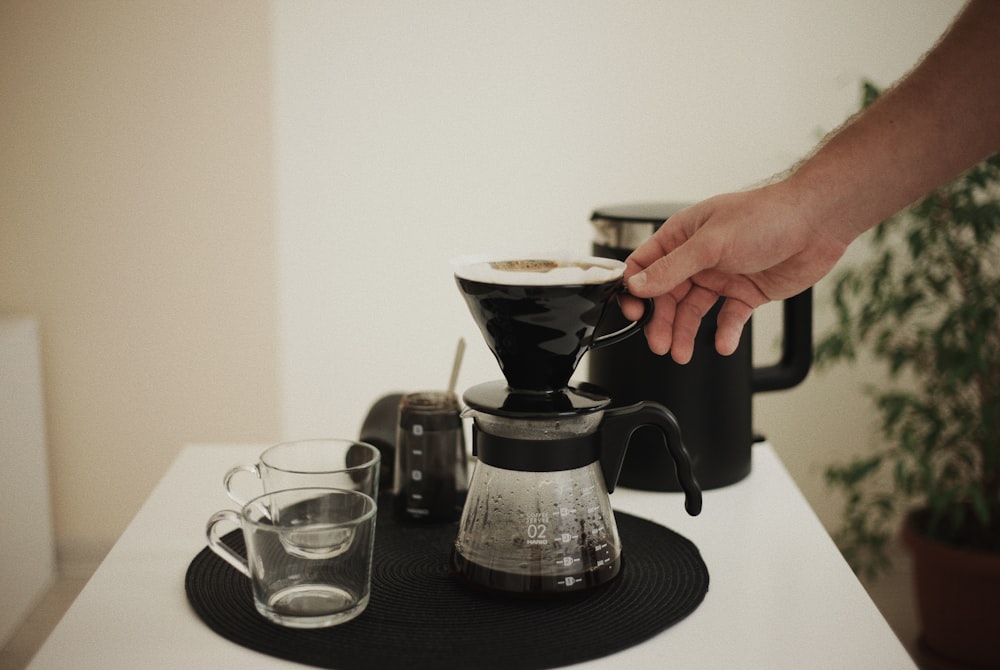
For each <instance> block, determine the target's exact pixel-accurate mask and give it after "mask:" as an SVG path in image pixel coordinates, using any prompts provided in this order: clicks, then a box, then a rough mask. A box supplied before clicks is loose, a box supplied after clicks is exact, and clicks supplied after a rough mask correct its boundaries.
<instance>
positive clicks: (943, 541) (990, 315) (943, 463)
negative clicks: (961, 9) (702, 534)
mask: <svg viewBox="0 0 1000 670" xmlns="http://www.w3.org/2000/svg"><path fill="white" fill-rule="evenodd" d="M863 90H864V96H863V97H864V101H863V105H865V106H866V105H867V104H870V103H871V102H872V101H873V100H874V99H875V98H876V97H877V96H878V90H877V89H876V88H875V87H874V86H873V85H872V84H871V83H868V82H865V83H864V85H863ZM870 240H871V245H872V249H873V254H872V257H871V258H870V260H868V261H867V262H866V263H864V264H863V265H860V266H857V267H849V268H846V269H845V270H843V271H841V272H840V273H839V274H838V275H836V276H835V277H834V285H833V304H834V309H835V311H836V323H835V325H834V326H833V327H832V328H831V329H830V330H829V331H828V332H827V333H826V334H825V335H824V336H823V337H822V338H821V339H820V341H819V342H818V343H817V347H816V360H817V363H818V364H820V365H829V364H831V363H833V362H835V361H853V360H855V359H856V358H857V356H858V354H859V352H861V351H862V350H865V351H867V352H869V353H870V354H871V355H872V356H873V357H874V358H875V359H876V360H877V361H879V362H881V363H883V364H885V365H886V366H887V368H888V371H889V373H890V375H889V380H890V384H889V385H888V387H886V388H871V389H868V393H869V394H870V396H871V397H872V398H873V400H874V402H875V404H876V406H877V409H878V411H879V415H880V418H881V430H882V434H883V437H884V438H885V439H884V440H883V441H882V442H881V444H880V445H879V446H876V447H873V448H872V450H871V451H870V452H869V453H866V454H865V455H862V456H858V457H856V458H854V459H853V460H850V461H849V462H847V463H842V464H837V465H833V466H831V467H829V468H828V469H827V471H826V479H827V482H828V483H829V484H830V485H831V486H833V487H834V488H836V489H839V490H841V491H842V492H843V493H844V494H845V496H846V501H845V507H844V512H843V519H842V522H843V523H842V526H841V527H840V529H839V530H838V531H837V532H836V533H835V536H834V537H835V540H836V541H837V543H838V545H839V546H840V548H841V551H842V552H843V554H844V556H845V558H846V559H847V560H848V562H849V563H850V564H851V566H852V567H853V568H854V570H855V572H857V573H859V574H864V575H866V576H869V577H875V576H877V575H878V574H879V573H881V572H882V571H883V570H885V569H886V568H888V567H889V559H888V557H887V553H886V549H887V543H888V541H889V540H890V538H891V537H892V535H893V534H894V532H895V531H896V528H897V527H898V524H899V520H900V517H903V540H904V543H905V544H906V546H907V548H908V549H909V550H910V552H911V554H912V555H913V560H914V563H913V565H914V582H915V586H916V589H917V591H916V600H917V605H918V609H919V617H920V625H921V640H920V646H921V649H923V650H924V651H925V652H926V653H927V654H928V655H929V656H931V657H941V658H942V659H943V660H944V661H945V662H947V663H948V664H949V667H953V666H954V667H963V664H964V665H965V666H967V667H1000V154H997V155H994V156H992V157H990V158H989V159H987V160H985V161H983V162H982V163H980V164H978V165H976V166H975V167H973V168H971V169H970V170H968V171H967V172H965V173H964V174H962V175H960V176H959V177H958V178H956V179H955V180H954V181H952V182H951V183H949V184H946V185H944V186H942V187H940V188H939V189H937V190H936V191H934V192H933V193H931V194H929V195H928V196H926V197H925V198H923V199H922V200H920V201H919V202H917V203H915V204H913V205H912V206H910V207H909V208H908V209H906V210H904V211H903V212H901V213H899V214H897V215H896V216H893V217H892V218H890V219H888V220H886V221H884V222H883V223H881V224H879V226H877V227H876V228H875V229H874V231H872V232H871V233H870ZM963 569H965V570H967V571H968V574H966V573H962V572H961V571H962V570H963ZM979 577H982V578H984V581H982V582H979V581H976V580H977V578H979ZM939 578H941V579H950V580H952V581H946V582H943V583H939V582H938V581H936V580H937V579H939ZM965 615H970V618H963V617H964V616H965Z"/></svg>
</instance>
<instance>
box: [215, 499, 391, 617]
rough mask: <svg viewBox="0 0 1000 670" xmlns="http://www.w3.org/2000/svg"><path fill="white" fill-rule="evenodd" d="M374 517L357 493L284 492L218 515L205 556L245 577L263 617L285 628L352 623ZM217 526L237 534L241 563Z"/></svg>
mask: <svg viewBox="0 0 1000 670" xmlns="http://www.w3.org/2000/svg"><path fill="white" fill-rule="evenodd" d="M376 511H377V507H376V504H375V501H374V500H373V499H372V498H371V497H370V496H368V495H366V494H364V493H361V492H359V491H348V490H343V489H330V488H302V489H288V490H283V491H275V492H272V493H266V494H264V495H262V496H259V497H257V498H254V499H253V500H251V501H249V502H248V503H247V504H246V505H244V506H243V508H242V509H241V510H240V511H239V512H235V511H233V510H222V511H220V512H216V513H215V514H213V515H212V516H211V517H210V518H209V520H208V524H207V526H206V528H205V533H206V536H207V538H208V546H209V547H210V548H211V550H212V551H213V552H215V553H216V554H217V555H218V556H219V557H220V558H222V559H223V560H224V561H226V562H227V563H229V564H230V565H231V566H233V567H234V568H236V569H237V570H239V571H240V572H241V573H243V574H244V575H246V576H247V577H249V578H250V582H251V586H252V591H253V600H254V606H255V607H256V609H257V611H258V612H260V614H261V615H263V616H264V617H265V618H266V619H268V620H270V621H273V622H274V623H277V624H281V625H282V626H288V627H291V628H321V627H325V626H333V625H336V624H340V623H344V622H346V621H350V620H351V619H353V618H355V617H357V616H358V615H359V614H361V613H362V612H363V611H364V610H365V607H367V605H368V600H369V597H370V593H371V564H372V549H373V547H374V541H375V517H376ZM222 524H227V525H235V526H238V527H239V528H240V529H241V530H242V532H243V539H244V542H245V544H246V557H243V556H240V555H239V554H237V553H236V552H235V551H234V550H233V549H232V548H230V547H229V546H228V545H227V544H225V543H224V542H223V541H222V535H221V533H222V529H221V528H222Z"/></svg>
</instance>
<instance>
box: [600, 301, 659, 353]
mask: <svg viewBox="0 0 1000 670" xmlns="http://www.w3.org/2000/svg"><path fill="white" fill-rule="evenodd" d="M624 292H625V289H624V288H623V289H622V293H624ZM642 301H643V302H644V303H646V311H645V312H643V313H642V316H641V317H640V318H639V320H638V321H633V322H632V323H630V324H628V325H627V326H625V327H624V328H622V329H620V330H616V331H615V332H613V333H608V334H607V335H600V336H598V337H595V338H594V340H593V342H591V343H590V347H589V350H590V351H593V350H594V349H598V348H600V347H604V346H607V345H609V344H614V343H615V342H621V341H622V340H624V339H625V338H627V337H632V336H633V335H635V334H636V333H638V332H639V331H640V330H642V329H643V328H644V327H645V326H646V324H647V323H649V320H650V319H652V318H653V299H652V298H642Z"/></svg>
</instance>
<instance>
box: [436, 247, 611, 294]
mask: <svg viewBox="0 0 1000 670" xmlns="http://www.w3.org/2000/svg"><path fill="white" fill-rule="evenodd" d="M452 265H453V266H454V268H455V274H456V275H458V276H459V277H462V278H463V279H470V280H472V281H478V282H484V283H487V284H507V285H518V286H558V285H566V284H599V283H602V282H606V281H613V280H615V279H618V278H619V277H621V276H622V275H623V274H624V272H625V264H624V263H622V262H621V261H617V260H614V259H611V258H597V257H594V256H583V257H579V256H569V255H565V254H524V255H519V256H486V255H480V256H466V257H463V258H457V259H455V260H453V261H452Z"/></svg>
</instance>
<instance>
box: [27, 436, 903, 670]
mask: <svg viewBox="0 0 1000 670" xmlns="http://www.w3.org/2000/svg"><path fill="white" fill-rule="evenodd" d="M262 448H263V445H189V446H187V447H185V448H184V450H183V451H182V452H181V454H180V455H179V456H178V458H177V460H176V461H175V462H174V464H173V465H172V466H171V467H170V469H169V470H168V471H167V473H166V475H165V476H164V477H163V479H162V480H161V481H160V483H159V484H158V486H157V487H156V489H155V490H154V491H153V493H152V495H150V497H149V499H148V500H147V501H146V503H145V504H144V505H143V507H142V509H141V510H140V511H139V513H138V514H137V515H136V517H135V519H134V520H133V521H132V523H131V524H130V525H129V527H128V528H127V529H126V531H125V533H124V534H123V535H122V536H121V538H120V539H119V541H118V542H117V544H116V545H115V546H114V548H113V549H112V550H111V552H110V553H109V554H108V556H107V558H106V559H105V560H104V562H103V563H102V564H101V566H100V567H99V568H98V570H97V572H96V573H95V574H94V576H93V578H92V579H91V580H90V582H89V583H88V584H87V586H86V588H85V589H84V590H83V592H82V593H81V594H80V596H79V597H78V598H77V600H76V602H75V603H73V605H72V607H71V608H70V609H69V611H68V612H67V613H66V615H65V617H64V618H63V620H62V621H61V622H60V623H59V625H58V626H57V627H56V629H55V630H54V631H53V633H52V635H51V637H50V638H49V639H48V640H47V641H46V643H45V645H44V646H43V647H42V649H41V650H40V651H39V653H38V655H37V656H36V657H35V659H34V661H33V662H32V664H31V666H30V667H31V668H33V669H35V670H50V669H53V668H74V669H76V668H101V669H104V668H145V669H154V668H169V669H171V670H173V669H175V668H244V669H254V668H268V669H272V668H291V667H302V666H300V665H299V664H296V663H289V662H285V661H281V660H278V659H275V658H273V657H270V656H266V655H262V654H259V653H257V652H254V651H250V650H249V649H245V648H243V647H240V646H238V645H236V644H234V643H232V642H229V641H228V640H226V639H224V638H222V637H220V636H218V635H216V634H215V633H214V632H212V631H211V630H210V629H209V628H208V627H207V626H205V625H204V624H203V623H202V622H201V620H200V619H199V618H198V617H197V616H196V615H195V614H194V612H193V611H192V609H191V608H190V606H189V605H188V602H187V599H186V597H185V594H184V575H185V572H186V570H187V567H188V564H189V563H190V562H191V559H192V558H193V557H194V556H195V555H196V554H197V553H198V552H199V551H200V550H201V549H202V547H203V546H204V545H205V541H204V527H205V522H206V520H207V519H208V517H209V516H210V515H211V514H212V513H213V512H215V511H217V510H219V509H223V508H229V507H233V504H232V503H231V502H230V501H229V499H228V498H227V497H226V495H225V492H224V490H223V488H222V475H223V473H224V472H225V471H226V470H227V469H228V468H229V467H230V466H232V465H235V464H237V463H250V462H254V460H255V458H256V456H257V455H258V454H259V453H260V451H261V450H262ZM753 453H754V463H753V473H752V474H751V475H750V476H749V477H748V478H747V479H745V480H744V481H742V482H740V483H738V484H735V485H733V486H729V487H726V488H723V489H718V490H714V491H707V492H705V504H704V510H703V511H702V513H701V515H700V516H698V517H693V518H692V517H688V516H687V515H686V514H685V513H684V511H683V504H682V499H681V496H680V494H674V493H649V492H640V491H633V490H629V489H618V490H617V491H615V493H614V494H612V498H611V499H612V502H613V504H614V507H615V508H617V509H621V510H624V511H627V512H630V513H632V514H635V515H637V516H642V517H646V518H649V519H653V520H656V521H658V522H660V523H662V524H664V525H667V526H669V527H670V528H673V529H674V530H676V531H677V532H679V533H681V534H682V535H685V536H686V537H688V538H690V539H691V540H692V541H694V543H695V544H697V545H698V547H699V549H700V550H701V552H702V556H703V557H704V559H705V563H706V564H707V565H708V569H709V573H710V579H711V584H710V586H709V591H708V595H707V596H706V598H705V601H704V602H703V603H702V604H701V606H699V607H698V609H697V610H695V611H694V613H692V614H691V615H690V616H689V617H687V618H686V619H684V620H683V621H681V622H680V623H678V624H676V625H674V626H672V627H671V628H668V629H667V630H666V631H664V632H663V633H661V634H660V635H658V636H656V637H655V638H653V639H651V640H649V641H647V642H645V643H643V644H640V645H638V646H635V647H632V648H630V649H628V650H626V651H623V652H621V653H619V654H616V655H614V656H613V657H605V658H603V659H598V660H595V661H592V662H589V663H585V664H581V665H578V666H575V667H578V668H614V667H618V668H629V669H630V670H638V669H640V668H685V669H691V668H711V669H712V670H717V669H720V668H741V669H742V668H761V669H768V670H774V669H777V668H789V669H794V670H802V669H803V668H810V669H815V668H850V669H851V670H858V669H862V668H873V669H875V668H877V669H878V670H886V669H897V668H915V667H916V666H915V665H914V664H913V662H912V660H911V659H910V657H909V656H908V655H907V653H906V650H905V649H904V648H903V646H902V645H901V644H900V642H899V641H898V640H897V639H896V637H895V635H894V634H893V632H892V630H891V629H890V628H889V625H888V624H887V623H886V621H885V620H884V619H883V618H882V616H881V615H880V614H879V612H878V610H877V609H876V607H875V605H874V604H873V603H872V601H871V600H870V599H869V598H868V595H867V593H866V592H865V590H864V589H863V587H862V586H861V584H860V583H859V582H858V581H857V579H856V578H855V577H854V575H853V573H852V572H851V571H850V569H849V568H848V566H847V564H846V563H845V562H844V560H843V559H842V558H841V556H840V554H839V552H838V551H837V549H836V547H835V546H834V544H833V542H832V541H831V539H830V537H829V536H828V535H827V534H826V532H825V530H824V529H823V527H822V525H821V524H820V523H819V520H818V519H817V518H816V516H815V515H814V514H813V512H812V510H811V509H810V507H809V505H808V504H807V503H806V501H805V499H804V498H803V497H802V495H801V493H800V492H799V490H798V489H797V488H796V486H795V484H794V482H793V481H792V479H791V477H790V476H789V475H788V473H787V471H786V470H785V469H784V467H783V466H782V464H781V462H780V461H779V460H778V458H777V456H776V455H775V453H774V450H773V449H772V448H771V447H770V446H769V445H767V444H763V445H758V446H756V447H754V452H753Z"/></svg>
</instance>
